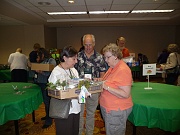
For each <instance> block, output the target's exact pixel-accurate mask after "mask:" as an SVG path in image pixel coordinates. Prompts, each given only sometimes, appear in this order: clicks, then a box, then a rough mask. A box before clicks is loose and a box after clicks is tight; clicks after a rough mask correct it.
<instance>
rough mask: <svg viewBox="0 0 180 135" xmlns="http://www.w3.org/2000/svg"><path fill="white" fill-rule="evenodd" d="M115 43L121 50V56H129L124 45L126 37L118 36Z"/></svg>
mask: <svg viewBox="0 0 180 135" xmlns="http://www.w3.org/2000/svg"><path fill="white" fill-rule="evenodd" d="M116 43H117V45H118V46H119V48H120V50H121V51H122V55H123V58H125V57H129V56H130V54H129V50H128V48H126V47H125V44H126V39H125V38H124V37H119V38H118V39H117V41H116Z"/></svg>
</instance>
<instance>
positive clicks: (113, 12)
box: [89, 11, 129, 14]
mask: <svg viewBox="0 0 180 135" xmlns="http://www.w3.org/2000/svg"><path fill="white" fill-rule="evenodd" d="M124 13H129V11H89V14H124Z"/></svg>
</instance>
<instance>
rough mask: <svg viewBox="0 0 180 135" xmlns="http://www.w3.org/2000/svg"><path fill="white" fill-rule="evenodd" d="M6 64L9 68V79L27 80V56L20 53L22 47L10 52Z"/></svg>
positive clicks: (14, 80)
mask: <svg viewBox="0 0 180 135" xmlns="http://www.w3.org/2000/svg"><path fill="white" fill-rule="evenodd" d="M8 64H9V65H10V70H11V81H13V82H27V81H28V74H27V66H28V58H27V56H26V55H24V54H22V49H21V48H17V50H16V52H15V53H12V54H10V56H9V58H8Z"/></svg>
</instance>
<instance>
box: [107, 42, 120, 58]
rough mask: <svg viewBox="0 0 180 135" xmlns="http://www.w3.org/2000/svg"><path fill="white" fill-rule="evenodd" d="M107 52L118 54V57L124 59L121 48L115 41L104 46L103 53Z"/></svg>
mask: <svg viewBox="0 0 180 135" xmlns="http://www.w3.org/2000/svg"><path fill="white" fill-rule="evenodd" d="M105 52H111V53H112V55H113V56H116V57H117V58H118V59H122V57H123V55H122V51H121V50H120V48H119V46H117V45H116V44H115V43H110V44H108V45H106V46H105V47H104V48H103V54H104V53H105Z"/></svg>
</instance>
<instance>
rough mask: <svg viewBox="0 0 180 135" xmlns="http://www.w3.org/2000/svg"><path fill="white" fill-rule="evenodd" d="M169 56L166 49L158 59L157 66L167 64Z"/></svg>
mask: <svg viewBox="0 0 180 135" xmlns="http://www.w3.org/2000/svg"><path fill="white" fill-rule="evenodd" d="M168 56H169V52H168V50H167V49H164V50H163V51H162V53H161V54H160V55H159V57H158V59H157V64H163V63H166V61H167V58H168Z"/></svg>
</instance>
